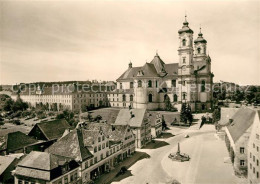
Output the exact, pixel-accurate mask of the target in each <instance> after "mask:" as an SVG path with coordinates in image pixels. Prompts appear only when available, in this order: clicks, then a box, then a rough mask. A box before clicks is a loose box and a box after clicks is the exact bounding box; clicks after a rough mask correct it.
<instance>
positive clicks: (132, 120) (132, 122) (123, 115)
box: [115, 109, 146, 127]
mask: <svg viewBox="0 0 260 184" xmlns="http://www.w3.org/2000/svg"><path fill="white" fill-rule="evenodd" d="M131 113H132V116H131ZM145 115H146V109H130V110H129V109H121V110H120V112H119V114H118V116H117V118H116V122H115V125H129V126H130V127H141V125H142V122H143V120H144V118H146V117H145Z"/></svg>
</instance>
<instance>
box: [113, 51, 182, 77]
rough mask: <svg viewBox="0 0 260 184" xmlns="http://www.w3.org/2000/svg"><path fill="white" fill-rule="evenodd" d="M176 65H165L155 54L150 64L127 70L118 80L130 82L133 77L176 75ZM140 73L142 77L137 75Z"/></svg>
mask: <svg viewBox="0 0 260 184" xmlns="http://www.w3.org/2000/svg"><path fill="white" fill-rule="evenodd" d="M178 66H179V65H178V63H171V64H165V63H164V62H163V61H162V60H161V58H160V56H158V55H157V54H156V56H154V58H153V60H152V61H151V62H150V63H145V64H144V66H142V67H132V68H128V69H127V70H126V71H125V72H124V73H123V74H122V75H121V76H120V77H119V78H118V79H117V81H121V80H130V79H132V78H133V77H138V78H142V77H143V78H145V77H167V76H172V75H177V74H178ZM139 71H141V73H142V75H138V72H139Z"/></svg>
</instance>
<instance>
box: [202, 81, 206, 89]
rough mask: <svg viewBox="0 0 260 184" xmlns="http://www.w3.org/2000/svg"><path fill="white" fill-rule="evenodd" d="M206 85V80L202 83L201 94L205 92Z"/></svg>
mask: <svg viewBox="0 0 260 184" xmlns="http://www.w3.org/2000/svg"><path fill="white" fill-rule="evenodd" d="M205 84H206V82H205V81H204V80H203V81H201V92H205Z"/></svg>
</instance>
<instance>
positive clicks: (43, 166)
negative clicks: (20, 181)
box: [15, 151, 72, 181]
mask: <svg viewBox="0 0 260 184" xmlns="http://www.w3.org/2000/svg"><path fill="white" fill-rule="evenodd" d="M71 160H72V159H71V158H67V157H64V156H59V155H53V154H50V153H46V152H38V151H32V152H30V154H28V155H27V156H26V157H25V158H24V159H23V160H22V161H21V162H20V163H19V164H18V166H17V168H16V170H15V174H17V175H22V176H27V177H32V178H37V179H43V180H48V181H49V180H51V173H50V171H51V170H52V169H55V168H57V167H59V166H60V165H61V163H65V162H70V161H71Z"/></svg>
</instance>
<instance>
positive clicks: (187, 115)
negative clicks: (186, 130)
mask: <svg viewBox="0 0 260 184" xmlns="http://www.w3.org/2000/svg"><path fill="white" fill-rule="evenodd" d="M180 121H181V122H184V123H185V124H187V123H189V125H191V124H192V121H193V116H192V112H191V106H190V105H189V104H187V103H183V104H182V106H181V114H180Z"/></svg>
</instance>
